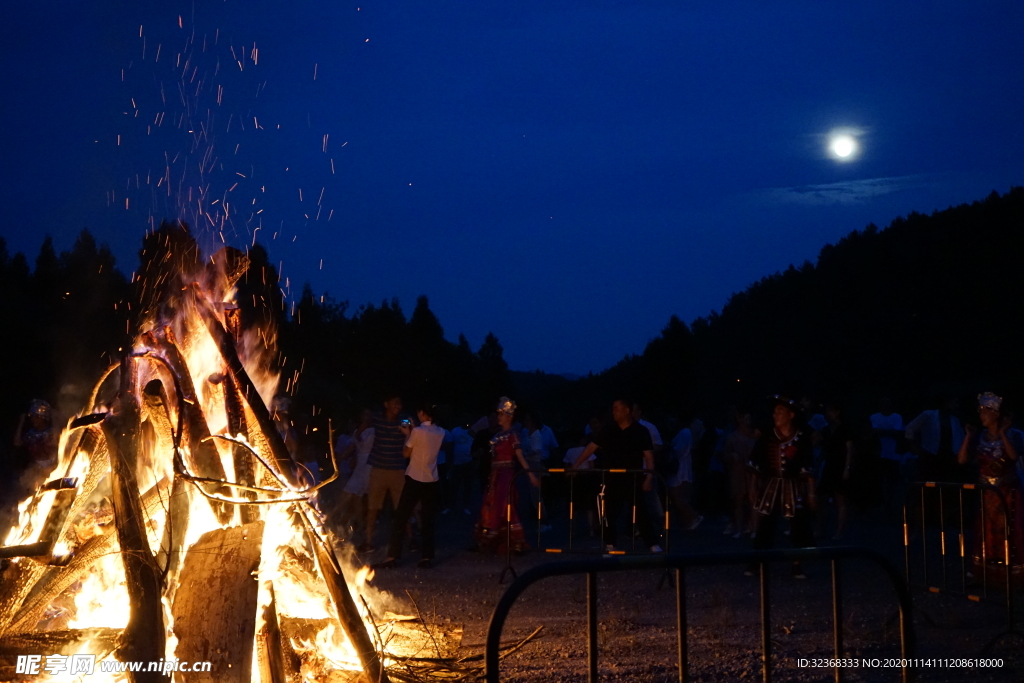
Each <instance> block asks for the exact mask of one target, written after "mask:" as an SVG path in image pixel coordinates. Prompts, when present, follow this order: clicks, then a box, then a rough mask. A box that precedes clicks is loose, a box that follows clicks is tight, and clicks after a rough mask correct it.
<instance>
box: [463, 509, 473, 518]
mask: <svg viewBox="0 0 1024 683" xmlns="http://www.w3.org/2000/svg"><path fill="white" fill-rule="evenodd" d="M462 514H464V515H466V516H467V517H469V516H470V515H472V514H473V513H472V512H470V511H469V508H462Z"/></svg>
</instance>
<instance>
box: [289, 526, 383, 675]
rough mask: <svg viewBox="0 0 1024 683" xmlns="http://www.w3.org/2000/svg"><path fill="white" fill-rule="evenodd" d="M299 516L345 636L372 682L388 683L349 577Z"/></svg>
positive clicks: (312, 529)
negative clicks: (357, 605) (350, 586)
mask: <svg viewBox="0 0 1024 683" xmlns="http://www.w3.org/2000/svg"><path fill="white" fill-rule="evenodd" d="M296 514H297V515H298V516H299V517H301V518H302V523H303V525H304V526H305V528H306V536H307V537H308V539H309V543H310V545H312V546H313V555H314V557H315V559H316V565H317V568H318V569H319V570H320V575H321V576H323V577H324V580H325V581H326V582H327V590H328V592H329V593H330V595H331V601H332V602H333V603H334V608H335V610H337V613H338V621H339V622H341V627H342V629H344V631H345V635H347V636H348V639H349V640H350V641H351V642H352V646H353V647H354V648H355V651H356V655H357V656H358V657H359V662H360V664H362V665H363V672H364V673H365V674H366V676H367V678H368V680H369V681H370V682H371V683H377V681H380V682H381V683H388V681H389V679H388V675H387V672H385V671H384V666H383V665H382V663H381V661H380V653H378V652H377V648H376V647H375V646H374V644H373V641H371V640H370V634H369V633H368V632H367V630H366V622H365V621H364V620H363V617H362V615H360V614H359V608H358V607H356V603H355V600H353V599H352V592H351V591H350V590H349V589H348V582H347V581H346V580H345V574H344V572H342V570H341V566H340V565H339V564H338V561H337V559H336V558H335V557H334V553H333V552H332V551H331V549H330V548H329V547H328V546H327V544H326V543H325V542H324V540H323V539H322V538H321V537H320V535H319V534H318V533H317V532H316V529H314V528H313V525H312V524H311V523H310V522H309V519H308V518H307V517H306V515H305V514H303V513H302V512H301V511H296Z"/></svg>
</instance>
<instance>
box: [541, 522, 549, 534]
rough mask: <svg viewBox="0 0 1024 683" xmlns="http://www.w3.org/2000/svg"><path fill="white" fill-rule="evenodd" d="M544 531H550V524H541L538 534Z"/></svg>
mask: <svg viewBox="0 0 1024 683" xmlns="http://www.w3.org/2000/svg"><path fill="white" fill-rule="evenodd" d="M545 531H551V525H550V524H541V525H540V532H541V533H544V532H545Z"/></svg>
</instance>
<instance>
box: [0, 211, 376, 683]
mask: <svg viewBox="0 0 1024 683" xmlns="http://www.w3.org/2000/svg"><path fill="white" fill-rule="evenodd" d="M183 241H184V247H185V253H184V254H183V253H182V252H181V249H182V246H183V244H182V242H183ZM147 245H148V246H147V248H152V247H153V246H154V245H156V246H157V247H158V248H159V249H160V250H162V251H163V253H161V254H158V256H157V257H155V258H152V254H150V256H151V258H150V263H152V264H156V265H155V266H154V269H153V272H149V273H143V274H142V275H140V278H145V279H144V280H143V281H141V291H142V293H143V296H142V304H143V310H144V311H145V314H144V319H143V322H142V323H141V324H140V329H139V331H138V334H137V336H136V338H135V344H134V347H133V348H132V349H130V351H129V352H128V353H126V354H125V355H124V358H123V359H122V360H121V362H120V363H119V364H117V365H116V366H114V367H111V368H110V370H109V371H108V372H107V373H106V374H105V375H104V376H103V377H102V378H101V379H100V380H99V382H98V384H97V385H96V388H95V389H94V391H93V394H92V397H91V399H90V400H89V402H88V404H87V405H86V406H85V409H84V410H83V412H82V413H81V415H80V416H79V417H78V418H76V419H74V420H72V421H71V422H70V423H69V424H68V427H67V428H66V429H65V430H64V432H63V434H62V436H61V441H60V458H59V461H58V464H57V466H56V467H55V469H54V471H53V472H52V473H50V475H49V477H48V483H46V484H44V485H43V486H42V487H41V488H40V489H39V491H38V492H37V493H36V494H35V495H34V496H31V497H29V498H28V499H26V500H25V501H23V502H22V503H21V505H20V507H19V520H18V522H17V524H16V525H15V526H14V528H12V529H11V530H10V532H9V533H8V535H7V537H6V547H4V548H2V549H0V557H4V558H10V559H8V560H5V562H7V563H8V564H7V566H6V567H5V569H4V573H3V580H2V583H0V661H2V663H3V664H4V665H6V666H5V667H4V668H3V669H0V674H9V675H3V676H0V677H2V678H3V679H4V680H6V679H7V678H9V677H12V676H13V673H14V660H15V658H16V656H17V655H24V654H37V653H38V654H43V655H46V654H62V655H71V654H81V653H88V654H94V655H96V656H97V659H99V660H102V659H103V658H107V657H112V658H116V659H117V660H120V661H122V662H123V661H144V662H145V661H153V662H156V661H159V660H168V661H170V660H172V659H178V660H182V661H210V662H212V671H211V672H209V673H206V672H193V673H189V674H183V673H180V672H178V673H174V677H175V679H177V680H188V681H214V680H216V681H238V682H240V683H250V681H253V682H259V683H283V682H284V681H290V680H299V679H301V680H303V681H328V680H329V681H345V680H358V679H360V678H363V677H365V678H367V680H371V681H378V680H384V681H386V680H387V674H386V673H384V670H383V662H382V654H381V652H380V651H378V648H377V647H376V646H375V641H380V639H381V636H380V634H379V632H378V631H377V629H376V627H375V626H374V625H373V616H372V615H371V614H370V613H369V607H368V606H367V603H366V602H365V600H363V599H358V602H357V598H354V597H353V593H352V590H351V589H350V586H349V584H348V582H347V581H346V578H345V572H344V571H343V568H342V565H341V564H340V563H339V561H338V559H337V556H336V555H335V553H334V550H333V546H332V539H331V537H330V533H329V531H327V530H326V529H325V528H324V527H323V526H322V524H321V519H320V517H319V514H318V512H317V511H316V509H315V507H314V506H313V505H312V504H310V499H311V498H312V496H313V495H314V494H315V493H316V491H317V489H318V488H320V487H322V486H323V485H324V484H327V483H329V482H330V481H331V480H332V479H333V477H331V478H328V479H327V480H326V481H325V482H323V483H321V484H319V485H317V486H304V485H302V484H301V483H300V477H299V476H298V473H297V471H296V468H295V465H294V463H293V461H292V460H291V458H290V457H289V455H288V452H287V450H286V449H285V444H284V442H283V441H282V439H281V437H280V435H279V433H278V431H277V429H276V428H275V424H274V421H273V417H272V416H271V414H270V413H269V411H268V409H267V404H268V400H269V399H270V398H271V397H272V395H273V392H274V391H275V390H276V387H277V379H278V378H277V376H276V374H275V373H274V372H273V370H272V369H271V367H270V363H269V359H271V358H273V355H274V349H273V340H274V330H272V329H266V328H265V327H264V328H260V329H256V328H249V329H245V328H244V327H243V325H242V323H241V316H240V313H239V311H238V309H237V308H236V307H235V306H234V305H233V303H232V298H233V296H232V293H233V288H234V285H235V282H236V281H237V280H238V278H239V277H241V275H242V274H243V273H244V272H245V270H246V268H247V266H248V261H247V259H246V257H245V255H244V254H242V253H241V252H238V251H236V250H234V249H231V248H225V249H222V250H221V251H219V252H218V253H217V254H215V255H214V256H213V257H211V258H210V259H209V260H208V261H205V262H204V261H202V260H201V259H200V257H199V252H198V248H197V247H196V246H195V243H194V242H193V241H192V239H191V237H190V236H189V234H188V231H187V229H184V228H182V227H180V226H169V228H168V229H166V230H165V229H162V230H161V231H157V232H156V233H153V234H152V235H150V236H149V238H147ZM189 252H191V256H192V257H193V258H191V259H190V258H189ZM332 441H333V439H332ZM331 459H332V461H333V459H334V455H333V453H332V454H331ZM367 579H368V576H367V572H366V571H360V572H359V573H358V577H357V578H356V583H355V584H354V585H355V587H356V588H357V589H359V590H360V591H362V590H363V589H364V587H365V582H366V581H367ZM33 648H34V649H33ZM104 676H109V678H108V680H131V681H166V680H167V678H166V677H165V676H164V675H163V674H161V673H159V672H124V673H118V674H101V673H100V672H99V671H98V670H97V673H96V675H95V676H94V677H91V678H95V679H96V680H103V677H104ZM41 680H61V677H60V675H56V676H48V675H46V674H43V675H42V676H41Z"/></svg>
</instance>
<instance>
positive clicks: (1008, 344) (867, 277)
mask: <svg viewBox="0 0 1024 683" xmlns="http://www.w3.org/2000/svg"><path fill="white" fill-rule="evenodd" d="M143 247H144V248H143V249H142V251H141V252H140V263H139V264H138V268H134V270H135V272H136V273H145V272H148V270H147V269H148V268H152V267H156V266H155V265H154V264H157V265H159V266H160V267H164V266H163V265H160V264H164V262H165V261H167V260H168V259H169V258H170V255H171V254H172V253H173V254H177V255H178V256H176V257H175V258H180V257H181V255H183V254H184V255H191V257H195V258H198V257H197V256H196V254H198V251H197V247H196V246H195V242H194V240H193V237H192V235H191V233H190V232H189V229H188V227H187V226H184V225H178V224H164V225H162V226H161V227H160V228H159V229H158V230H157V231H155V232H151V233H149V234H148V235H147V237H146V238H145V240H144V242H143ZM172 247H173V248H172ZM165 252H166V253H165ZM248 256H249V259H250V267H249V270H248V271H247V272H246V274H245V275H244V276H243V278H242V280H241V281H240V282H239V284H238V292H239V304H240V306H241V307H242V308H243V313H244V314H245V315H246V316H248V317H249V318H251V317H252V316H253V315H257V314H258V315H264V316H265V315H271V316H273V317H274V318H275V320H276V321H277V325H278V327H279V330H280V334H279V342H280V347H281V355H280V357H279V358H280V363H281V367H280V370H281V373H282V376H283V377H284V378H286V379H287V380H290V381H288V382H286V383H284V382H283V386H282V390H283V391H290V392H294V393H295V398H296V407H297V409H298V410H300V411H304V412H305V413H307V414H310V415H313V414H315V415H317V416H322V417H327V416H331V415H333V416H336V417H338V418H344V417H346V416H350V415H351V414H352V412H353V411H354V410H355V409H356V408H358V407H359V406H361V405H367V404H375V403H376V402H378V401H379V400H380V398H381V397H382V394H384V393H386V392H387V391H389V390H392V389H393V390H397V391H400V392H402V393H403V394H404V395H405V396H406V398H407V399H408V400H410V401H419V400H430V401H433V402H436V403H439V404H442V405H444V406H445V408H446V409H445V411H444V413H445V417H446V420H447V421H448V422H452V421H454V420H456V419H458V420H462V419H468V418H470V417H472V416H476V415H479V414H480V412H481V411H483V410H486V409H487V406H489V405H493V401H494V400H495V398H496V397H497V396H498V395H500V394H501V393H505V392H508V393H509V395H512V396H515V397H516V398H517V400H519V401H520V403H522V404H524V405H527V406H532V407H537V408H539V409H540V410H541V413H542V415H543V416H544V417H545V418H546V419H548V420H549V421H551V422H553V423H554V424H555V426H556V427H558V426H562V427H565V428H576V427H578V426H579V425H582V424H583V420H584V419H585V418H586V414H587V413H588V412H590V411H594V410H596V409H600V408H605V407H607V406H608V405H609V403H610V401H611V399H612V398H613V397H614V396H615V395H616V394H622V393H626V394H629V395H632V396H633V397H635V398H637V399H638V400H639V401H640V402H641V403H642V404H643V405H644V406H645V408H646V409H647V412H648V414H649V415H650V416H652V417H655V418H658V417H668V416H671V415H672V414H673V413H676V412H677V411H679V410H681V409H686V408H693V409H697V410H699V411H711V410H713V411H720V410H721V409H723V408H724V407H725V406H727V405H729V404H732V403H736V402H749V403H751V404H752V405H755V406H756V405H763V398H764V396H765V395H766V394H769V393H777V392H787V393H793V394H797V393H804V392H806V393H810V394H811V395H815V396H818V397H821V398H824V397H837V398H840V399H842V400H845V401H846V403H847V405H848V406H850V407H852V408H855V409H857V410H858V412H861V411H865V410H870V409H873V408H874V406H875V402H876V400H877V398H878V397H879V396H880V395H883V394H884V395H889V396H892V397H893V398H894V399H896V401H897V407H899V408H900V410H901V411H903V412H904V413H906V412H909V411H912V410H915V409H919V408H921V407H922V406H923V404H924V403H927V402H929V401H930V397H931V396H932V395H933V394H934V393H936V392H939V391H942V392H953V393H956V394H959V395H960V396H963V397H967V396H969V395H971V394H974V393H977V392H979V391H982V390H986V389H991V390H994V391H996V392H1002V393H1003V394H1004V395H1005V396H1006V397H1007V398H1008V400H1009V401H1010V402H1011V404H1013V403H1018V404H1024V401H1022V400H1021V399H1022V397H1024V365H1022V363H1021V361H1020V357H1019V354H1020V353H1021V352H1022V350H1024V321H1022V319H1021V318H1022V302H1024V296H1022V294H1024V277H1022V263H1024V188H1014V189H1012V190H1010V192H1009V193H1007V194H1005V195H1002V196H1000V195H998V194H996V193H993V194H992V195H990V196H989V197H988V198H986V199H985V200H984V201H979V202H975V203H973V204H970V205H963V206H958V207H955V208H950V209H947V210H945V211H940V212H936V213H934V214H932V215H930V216H924V215H919V214H911V215H910V216H908V217H907V218H899V219H896V220H895V221H893V222H892V224H891V225H889V227H887V228H885V229H884V230H879V229H877V228H876V227H874V226H868V227H867V228H866V229H864V230H860V231H856V232H853V233H851V234H850V235H848V236H847V237H845V238H844V239H842V240H840V241H839V243H838V244H835V245H828V246H826V247H824V248H823V249H822V250H821V253H820V255H819V257H818V260H817V263H814V264H811V263H805V264H803V265H802V266H800V267H790V268H789V269H788V270H786V271H785V272H782V273H777V274H775V275H771V276H769V277H765V278H763V279H762V280H760V281H759V282H756V283H754V284H752V285H751V286H750V287H748V288H747V289H746V290H745V291H743V292H740V293H737V294H734V295H733V296H732V297H730V298H729V300H728V302H727V303H726V304H725V306H724V307H723V308H722V310H721V312H718V313H712V314H710V315H709V316H707V317H705V318H699V319H697V320H695V321H694V322H693V323H692V324H690V325H686V324H685V323H684V322H682V321H681V320H679V319H678V318H676V317H673V318H672V319H670V320H669V321H668V324H667V325H666V326H665V328H664V330H663V331H662V333H661V334H660V335H659V336H658V337H657V338H655V339H653V340H652V341H651V342H650V343H649V344H648V345H647V347H646V349H644V351H643V353H641V354H639V355H633V356H629V357H627V358H625V359H623V360H622V361H621V362H619V363H618V364H616V365H615V366H613V367H611V368H609V369H608V370H605V371H603V372H601V373H599V374H596V375H590V376H588V377H584V378H581V379H576V380H571V379H568V378H566V377H562V376H557V375H550V374H546V373H543V372H533V373H524V372H509V369H508V366H507V365H506V363H505V360H504V359H503V353H502V347H501V344H500V343H499V341H498V339H497V338H496V337H494V336H493V335H488V337H487V338H486V339H485V340H484V342H483V344H482V345H481V346H480V348H479V349H477V350H473V349H471V348H470V347H469V344H468V342H467V341H466V340H465V338H464V337H461V336H460V337H459V341H458V343H453V342H451V341H448V339H447V338H446V337H445V334H444V331H443V329H442V327H441V323H440V321H438V319H437V318H436V317H435V316H434V314H433V312H431V310H430V308H429V305H428V301H427V299H426V297H421V298H420V299H419V300H418V301H417V303H416V306H415V308H414V310H413V312H412V315H411V316H409V317H408V318H407V317H406V315H405V314H404V312H403V311H402V309H401V307H400V306H399V304H398V302H397V301H391V302H384V303H382V304H381V305H379V306H372V305H367V306H361V307H359V308H357V309H355V310H352V309H350V308H349V306H348V304H347V303H343V302H335V301H334V300H332V299H331V298H330V297H329V296H327V295H326V294H316V293H314V292H312V291H311V290H310V289H309V288H308V287H307V288H306V289H305V291H304V292H303V294H302V296H301V297H300V299H299V300H298V301H296V302H294V304H292V305H291V306H288V305H287V302H285V301H284V299H283V298H282V293H281V290H280V285H279V282H278V275H277V272H276V269H275V268H274V266H273V260H272V259H271V258H270V257H269V255H268V254H267V252H266V251H265V250H264V249H263V248H262V247H260V246H259V245H256V246H255V247H253V248H251V249H250V250H249V252H248ZM131 265H132V266H134V265H135V264H131ZM129 270H133V268H128V267H125V268H124V272H128V271H129ZM131 279H132V278H126V277H124V275H122V273H121V271H118V270H117V269H115V264H114V260H113V256H112V255H111V253H110V251H109V250H108V249H107V248H106V247H105V246H103V245H97V244H96V243H95V241H94V240H93V239H92V237H91V236H90V235H89V233H88V232H83V233H82V235H81V236H80V237H79V239H78V241H77V242H76V243H75V245H74V246H73V248H72V249H71V250H70V251H68V252H63V253H60V254H57V253H56V251H55V249H54V246H53V243H52V240H50V239H49V238H47V239H46V240H45V241H44V243H43V246H42V248H41V250H40V252H39V255H38V257H37V258H36V259H35V268H34V270H33V269H32V268H30V265H29V260H28V259H27V258H26V257H25V256H24V255H22V254H15V255H13V256H11V255H9V254H8V252H7V250H6V249H5V247H4V244H3V240H2V239H0V290H2V291H3V296H2V297H0V318H2V319H3V320H4V323H5V326H6V327H5V331H7V332H8V334H6V335H4V336H3V343H2V344H0V352H2V355H3V358H4V361H3V362H2V363H0V384H2V386H3V387H4V393H3V395H0V456H3V454H4V451H5V450H6V448H7V447H8V445H9V443H10V438H9V437H10V433H11V431H12V430H13V426H14V424H16V421H17V416H18V414H19V413H20V412H21V411H23V410H24V409H25V406H26V405H27V403H28V400H29V399H30V398H34V397H43V398H47V399H49V400H50V401H52V402H55V403H56V404H58V406H60V407H63V408H64V409H65V410H64V412H65V413H66V412H68V411H73V410H77V406H78V405H80V403H81V399H82V397H83V396H84V394H86V393H87V392H88V390H89V387H91V385H92V382H93V381H94V378H96V377H97V376H98V375H99V373H100V372H102V370H103V369H104V368H105V367H107V365H108V364H109V363H110V362H112V361H113V360H115V359H116V358H117V357H119V356H120V354H121V353H123V350H124V349H125V348H127V347H128V345H129V344H130V341H131V339H132V331H133V330H134V328H135V320H136V317H137V315H138V314H139V311H140V310H142V308H144V307H145V301H143V300H142V299H140V298H139V292H138V291H136V290H138V288H139V286H140V283H141V282H145V281H159V278H146V279H143V278H141V277H136V278H135V282H134V284H133V283H132V282H131ZM139 304H142V308H140V306H139ZM250 309H252V310H250ZM314 407H315V410H314ZM1018 410H1019V409H1018Z"/></svg>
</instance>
